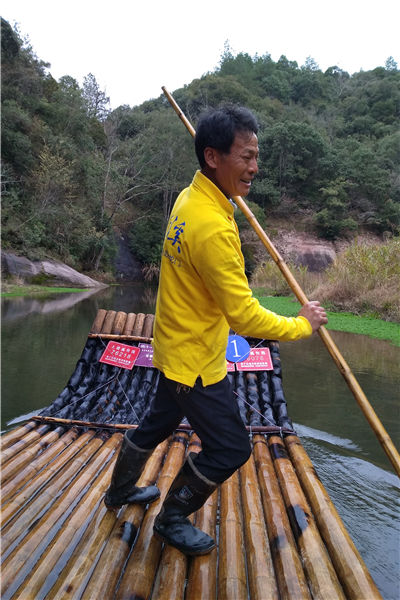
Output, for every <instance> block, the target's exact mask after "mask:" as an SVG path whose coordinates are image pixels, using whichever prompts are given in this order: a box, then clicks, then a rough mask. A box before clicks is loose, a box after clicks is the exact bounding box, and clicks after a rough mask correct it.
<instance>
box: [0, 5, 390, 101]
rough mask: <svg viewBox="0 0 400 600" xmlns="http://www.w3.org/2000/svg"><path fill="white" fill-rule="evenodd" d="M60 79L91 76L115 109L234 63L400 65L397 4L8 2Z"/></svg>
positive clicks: (8, 15) (5, 11)
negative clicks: (234, 59)
mask: <svg viewBox="0 0 400 600" xmlns="http://www.w3.org/2000/svg"><path fill="white" fill-rule="evenodd" d="M1 16H2V17H3V18H4V19H6V20H7V21H9V22H10V24H11V25H14V23H18V25H19V30H20V33H21V35H22V36H23V37H25V36H28V37H29V40H30V43H31V45H32V47H33V50H34V51H35V53H36V55H37V56H38V58H40V59H42V60H44V61H45V62H48V63H50V65H51V66H50V68H49V71H50V73H51V74H52V76H53V77H54V78H55V79H57V80H58V79H59V78H60V77H62V76H63V75H70V76H72V77H74V78H75V79H76V80H77V81H78V82H79V84H80V85H82V83H83V78H84V77H85V75H87V74H88V73H92V74H93V75H94V76H95V77H96V80H97V82H98V83H99V85H100V88H101V89H102V90H103V91H105V92H106V95H107V96H109V98H110V107H111V108H112V109H114V108H116V107H117V106H120V105H121V104H126V105H129V106H135V105H137V104H141V103H142V102H144V101H145V100H148V99H150V98H157V97H158V96H159V95H160V94H161V93H162V91H161V86H163V85H164V86H166V88H167V89H168V90H169V91H170V92H173V91H174V90H175V89H178V88H180V87H183V86H184V85H186V84H189V83H190V82H191V81H192V80H193V79H196V78H199V77H201V76H202V75H204V74H205V73H207V72H209V71H213V70H215V68H216V67H218V64H219V61H220V58H221V55H222V53H223V51H224V44H225V42H226V41H228V43H229V45H230V47H231V49H232V52H233V54H237V53H239V52H247V53H248V54H250V56H254V55H256V54H258V55H260V56H262V55H265V54H267V53H268V54H270V55H271V58H272V59H273V60H274V61H277V60H278V59H279V57H280V56H281V55H283V54H284V55H285V56H286V57H287V58H288V59H289V60H295V61H297V63H298V64H299V66H301V65H303V64H304V62H305V60H306V58H307V57H312V58H313V59H314V60H315V61H316V62H317V64H318V65H319V67H320V68H321V69H322V70H323V71H324V70H326V69H327V68H328V67H330V66H334V65H337V66H338V67H340V68H341V69H343V70H345V71H347V72H349V73H350V74H352V73H355V72H357V71H360V70H361V69H363V70H364V71H367V70H369V69H373V68H375V67H377V66H383V65H384V64H385V61H386V59H387V58H388V57H389V56H392V57H393V58H394V59H395V61H396V62H397V63H398V64H400V42H399V40H400V36H399V31H398V24H399V22H400V2H399V1H398V0H379V1H378V2H377V1H376V0H375V1H371V0H335V1H331V0H274V1H273V2H272V1H270V0H251V1H250V2H249V1H247V2H246V0H241V1H238V0H202V1H201V2H200V1H199V2H196V3H195V2H192V1H191V0H168V2H166V1H162V0H125V1H124V0H111V1H107V2H105V1H104V0H96V2H95V1H94V0H80V1H78V0H68V2H66V1H65V0H61V1H56V0H35V1H32V0H2V8H1Z"/></svg>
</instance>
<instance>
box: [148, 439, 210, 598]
mask: <svg viewBox="0 0 400 600" xmlns="http://www.w3.org/2000/svg"><path fill="white" fill-rule="evenodd" d="M200 449H201V443H200V440H199V438H198V437H197V435H196V434H193V435H192V436H191V438H190V442H189V446H188V449H187V452H188V453H189V452H195V453H198V452H199V451H200ZM196 514H197V513H196ZM189 519H190V521H191V522H192V523H193V521H194V515H190V516H189ZM211 554H214V555H215V556H216V550H215V549H214V550H213V551H212V553H211ZM208 556H209V555H208ZM188 562H189V561H188V558H187V557H186V556H185V555H184V554H183V553H182V552H179V550H177V549H176V548H174V547H173V546H169V545H166V546H165V547H164V551H163V553H162V556H161V560H160V564H159V566H158V569H157V574H156V579H155V582H154V587H153V590H152V594H151V598H152V600H181V598H183V596H184V591H185V580H186V576H187V568H188ZM199 596H200V597H201V592H200V590H198V597H199ZM203 597H204V596H203ZM205 597H207V598H210V597H213V595H211V596H210V595H207V596H205Z"/></svg>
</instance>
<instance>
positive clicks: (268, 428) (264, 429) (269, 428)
mask: <svg viewBox="0 0 400 600" xmlns="http://www.w3.org/2000/svg"><path fill="white" fill-rule="evenodd" d="M32 419H35V420H37V421H41V422H43V423H51V424H55V423H58V424H60V425H70V426H75V427H93V428H96V429H105V430H116V431H120V430H126V429H135V428H136V427H137V426H138V425H137V424H135V423H133V424H130V423H124V424H120V423H95V422H93V421H78V420H77V419H58V418H56V417H42V416H41V415H38V416H37V417H32ZM246 429H247V431H250V432H251V433H265V434H267V433H271V434H272V433H279V434H283V433H285V434H290V433H293V430H292V429H287V428H286V427H278V426H277V425H265V426H264V425H262V426H259V427H256V426H255V427H250V426H248V425H247V426H246ZM176 431H192V427H191V426H190V425H187V424H186V423H180V425H179V427H178V428H177V430H176Z"/></svg>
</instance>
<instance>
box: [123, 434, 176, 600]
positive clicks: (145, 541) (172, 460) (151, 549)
mask: <svg viewBox="0 0 400 600" xmlns="http://www.w3.org/2000/svg"><path fill="white" fill-rule="evenodd" d="M186 441H187V435H186V434H181V435H179V436H175V438H174V440H173V442H172V444H171V448H170V451H169V453H168V456H167V458H166V461H165V464H164V467H163V469H162V471H161V474H160V477H159V479H158V482H157V485H158V487H159V489H160V492H161V497H160V499H159V500H158V501H156V502H153V504H151V505H150V508H149V510H148V511H147V513H146V516H145V518H144V520H143V523H142V526H141V528H140V534H139V537H138V540H137V541H136V545H135V547H134V549H133V552H132V554H131V555H130V557H129V560H128V562H127V565H126V568H125V572H124V575H123V577H122V580H121V585H120V587H119V589H118V592H117V596H116V598H117V600H128V599H129V600H130V599H132V598H148V597H149V596H150V592H151V588H152V586H153V581H154V577H155V573H156V570H157V565H158V561H159V558H160V554H161V542H160V540H159V539H158V538H156V537H155V536H154V535H153V524H154V519H155V517H156V515H157V514H158V512H159V510H160V508H161V505H162V503H163V501H164V498H165V496H166V495H167V492H168V490H169V488H170V486H171V483H172V482H173V480H174V478H175V475H176V474H177V472H178V470H179V469H180V467H181V465H182V462H183V458H184V454H185V445H186Z"/></svg>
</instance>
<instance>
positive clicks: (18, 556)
mask: <svg viewBox="0 0 400 600" xmlns="http://www.w3.org/2000/svg"><path fill="white" fill-rule="evenodd" d="M121 440H122V436H121V435H120V434H114V436H112V437H110V438H109V440H108V441H107V442H106V443H104V444H102V445H101V447H100V449H99V451H98V452H97V453H96V454H95V455H94V457H93V459H92V460H90V461H89V463H88V464H87V465H86V467H85V469H82V470H81V471H80V473H79V475H78V477H77V478H76V479H75V480H74V481H73V482H72V484H70V485H69V486H68V488H67V489H66V490H65V492H64V493H63V494H62V495H61V496H59V497H58V499H57V500H56V501H55V502H53V504H52V506H51V508H50V509H49V510H48V511H47V512H46V513H45V514H44V515H43V516H42V517H41V519H40V520H39V521H36V522H35V523H33V524H32V525H33V526H32V527H30V528H29V529H28V530H27V531H26V535H25V536H24V538H23V539H22V540H21V541H20V542H19V544H18V546H17V547H16V548H15V549H14V551H13V552H12V553H11V554H10V555H9V556H8V557H7V559H6V560H5V561H4V563H3V565H2V577H1V584H2V600H5V598H6V596H5V592H7V597H8V596H9V595H10V594H14V593H15V592H16V591H17V590H18V589H19V587H20V586H21V585H22V584H23V582H24V580H26V578H27V577H28V576H29V574H30V572H31V571H32V570H33V568H34V566H35V564H36V563H37V562H38V560H39V559H40V556H41V555H42V554H43V552H45V551H46V548H48V547H49V545H51V543H52V540H53V539H54V537H55V536H56V534H57V532H58V530H59V529H64V532H65V530H66V529H68V527H69V523H70V518H71V517H70V515H71V512H72V510H73V508H74V506H75V505H76V503H77V502H79V500H80V499H81V497H82V496H83V494H84V492H85V491H86V489H87V488H88V487H89V486H90V485H91V484H92V483H93V481H94V480H95V479H96V478H97V475H98V473H99V471H101V470H102V469H103V468H104V466H105V465H106V464H107V462H108V461H109V460H110V459H111V457H112V455H113V454H114V453H115V449H116V447H117V446H118V445H119V444H120V443H121ZM93 441H96V440H93ZM99 441H100V443H101V442H102V441H101V440H99ZM67 520H68V527H64V525H65V523H66V522H67ZM16 572H18V577H15V573H16ZM27 597H35V596H29V595H28V596H27Z"/></svg>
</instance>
